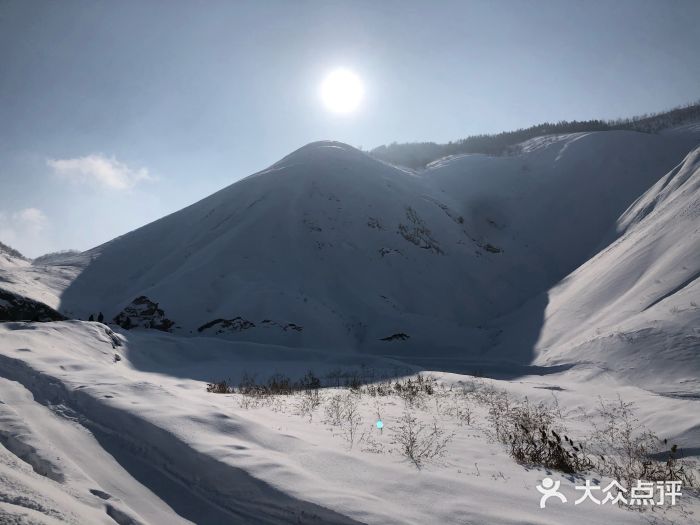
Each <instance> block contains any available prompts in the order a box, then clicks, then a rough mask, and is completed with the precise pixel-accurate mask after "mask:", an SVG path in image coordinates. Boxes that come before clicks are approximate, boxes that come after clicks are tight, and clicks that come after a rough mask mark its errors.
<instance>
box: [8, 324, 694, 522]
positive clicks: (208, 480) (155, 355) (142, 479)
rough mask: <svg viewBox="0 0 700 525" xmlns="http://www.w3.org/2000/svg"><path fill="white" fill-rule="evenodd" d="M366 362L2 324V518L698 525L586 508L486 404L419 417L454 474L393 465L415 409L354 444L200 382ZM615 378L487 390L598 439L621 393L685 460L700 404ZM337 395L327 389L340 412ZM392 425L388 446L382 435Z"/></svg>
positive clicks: (422, 408)
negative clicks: (494, 431) (594, 419)
mask: <svg viewBox="0 0 700 525" xmlns="http://www.w3.org/2000/svg"><path fill="white" fill-rule="evenodd" d="M115 356H117V357H115ZM365 357H366V356H365ZM360 362H361V358H360V357H355V358H346V360H345V361H338V360H337V359H335V356H332V355H331V356H329V355H328V354H327V353H326V354H324V353H322V352H311V351H308V350H303V349H299V350H297V351H296V352H294V353H293V355H290V352H289V351H288V350H286V349H284V348H281V347H270V346H261V345H256V344H251V343H238V342H228V341H222V340H217V339H214V338H200V339H194V338H182V337H177V336H174V335H171V334H161V333H158V332H154V331H151V332H146V331H141V332H122V333H118V334H114V333H112V332H111V331H109V329H107V328H106V327H105V326H104V325H101V324H99V323H89V322H79V321H70V322H59V323H45V324H39V325H32V324H23V323H4V324H1V325H0V375H1V376H2V377H4V378H5V379H0V400H1V401H2V403H0V421H2V427H0V428H1V429H2V430H0V434H2V436H6V438H5V439H0V444H2V446H0V505H5V503H4V502H8V501H10V502H12V501H14V502H16V505H14V506H10V507H7V508H5V507H0V516H3V514H2V512H3V511H7V513H8V515H9V516H13V515H17V514H22V513H24V514H25V515H26V514H28V513H29V511H27V510H26V509H27V508H29V509H35V513H36V515H37V516H39V517H42V516H43V519H45V521H39V522H40V523H56V522H68V523H108V521H107V520H106V518H105V517H106V516H111V517H113V518H114V521H116V522H117V523H120V524H121V523H129V524H141V523H144V524H145V523H151V524H164V523H187V522H194V523H198V524H202V525H209V524H222V523H226V524H250V523H260V524H287V523H299V524H318V523H324V524H332V523H338V524H352V523H370V524H396V525H399V524H402V525H406V524H415V525H424V524H426V523H444V524H455V525H457V524H464V523H502V524H516V523H532V524H552V525H554V524H559V523H573V524H583V523H599V524H607V523H619V524H627V523H629V524H632V523H640V524H641V523H648V522H649V521H648V520H649V519H650V517H652V518H654V519H655V520H657V521H655V522H656V523H659V524H669V525H670V524H672V523H675V524H679V523H692V522H693V521H692V520H693V518H692V516H693V514H692V513H697V512H698V511H700V504H699V502H698V500H697V498H694V497H692V495H691V494H689V493H688V494H686V492H685V491H684V494H685V496H684V498H683V502H684V505H683V507H682V508H680V507H676V508H674V507H667V508H663V509H661V508H660V509H656V510H655V511H654V512H653V513H640V512H637V511H629V510H625V509H623V508H618V507H617V506H614V505H606V506H600V507H596V506H594V505H592V504H591V505H590V506H588V507H579V506H574V505H573V503H571V502H573V500H574V499H575V498H577V497H579V495H580V494H577V491H576V490H575V489H574V485H575V484H576V483H577V482H578V483H579V484H580V483H581V480H580V479H578V480H577V479H575V478H573V477H570V476H565V475H563V474H561V473H557V472H555V473H552V472H551V471H546V470H545V469H541V468H530V467H528V468H525V467H523V466H521V465H518V464H517V463H515V462H514V461H513V460H512V459H511V458H510V457H509V456H508V455H507V453H506V448H505V447H503V446H502V445H500V444H499V443H496V442H494V440H493V438H492V437H490V434H489V431H488V424H487V421H486V418H487V414H486V413H485V410H484V409H482V408H480V407H478V406H476V405H473V406H472V410H473V411H474V414H473V420H472V421H471V423H469V424H464V423H460V422H459V421H458V420H457V419H456V418H454V417H453V416H450V415H449V412H448V411H446V409H447V408H449V406H450V405H451V403H452V402H451V401H450V399H451V397H449V396H450V395H451V394H450V391H449V390H447V391H445V396H448V397H444V398H441V399H435V402H433V400H432V399H431V400H429V403H426V404H425V405H419V406H415V407H413V408H412V409H411V410H412V411H413V413H415V414H416V416H417V417H419V418H421V419H422V420H425V421H426V422H428V423H430V424H432V422H433V420H435V421H436V422H437V423H438V424H440V425H441V426H444V427H445V429H446V431H449V432H451V433H453V434H454V435H453V439H452V440H451V441H450V443H449V446H448V448H447V451H446V455H445V456H444V458H443V459H442V460H440V461H437V462H434V463H429V464H427V465H426V466H425V467H424V468H422V469H420V470H418V469H416V467H415V466H413V465H412V464H411V463H410V462H408V461H406V460H405V458H402V456H401V455H398V454H397V453H396V452H395V451H393V449H394V448H395V446H394V444H393V441H392V440H393V438H392V436H393V435H394V434H393V429H394V428H396V427H397V425H398V424H399V423H398V421H399V418H400V417H401V415H402V412H403V411H404V403H403V402H402V401H401V400H400V399H398V398H396V397H382V398H371V397H368V396H366V395H364V396H362V397H358V400H359V402H360V405H359V407H358V409H359V411H360V415H361V420H360V422H359V427H358V430H357V432H358V434H357V436H358V437H357V442H355V444H354V446H352V445H349V442H348V440H347V438H346V437H344V436H343V434H342V433H340V432H338V430H337V429H334V428H333V427H331V426H330V425H329V424H328V423H327V421H326V420H325V417H324V413H323V410H322V409H321V408H319V409H318V410H317V411H316V413H315V414H313V415H312V417H311V418H309V417H308V416H305V415H300V414H299V413H298V407H297V406H296V402H297V401H298V399H295V398H291V399H287V398H285V397H284V396H282V398H281V399H278V400H276V401H274V402H271V403H263V404H262V405H261V406H255V405H253V406H246V405H244V404H243V403H242V401H243V400H242V398H241V396H240V395H238V394H236V395H217V394H210V393H207V392H206V391H205V388H204V387H205V384H204V382H203V381H202V380H201V378H208V377H212V376H213V375H214V374H217V375H216V376H215V377H219V375H220V374H224V373H227V372H231V374H232V375H233V376H234V377H235V376H236V375H237V374H240V370H242V369H247V370H249V371H267V372H268V373H269V372H270V371H272V370H276V369H278V370H293V369H294V368H295V367H296V368H297V370H300V369H303V368H302V367H304V366H314V367H315V369H316V370H317V371H319V372H321V371H322V370H323V368H324V367H330V366H335V365H337V364H338V363H341V365H342V366H345V367H353V366H358V365H359V364H360ZM366 364H367V365H368V366H371V367H374V368H376V369H377V370H379V369H381V368H382V367H386V366H389V367H390V366H393V364H392V363H385V362H382V361H381V360H373V361H368V362H366ZM438 377H440V380H441V381H443V382H445V383H447V384H448V385H450V384H452V385H455V386H456V387H457V390H456V392H459V391H460V390H461V388H462V385H465V384H466V385H470V384H476V385H477V386H478V385H479V384H480V383H479V382H478V381H477V382H476V383H475V382H474V378H470V377H467V376H455V375H450V374H444V375H439V376H438ZM604 379H605V378H599V379H597V380H594V381H581V380H580V378H577V377H576V376H573V375H570V374H568V375H567V374H564V375H562V374H559V375H550V376H546V377H524V378H521V380H520V381H517V382H512V383H511V382H501V381H486V382H484V384H485V385H492V386H495V387H497V388H506V389H507V390H508V391H509V392H510V393H511V394H513V395H517V396H521V397H522V396H527V397H528V398H529V399H530V400H531V401H532V402H538V401H545V402H547V401H551V400H552V399H553V394H552V392H553V391H556V394H557V397H558V399H559V401H560V403H561V405H562V407H565V410H566V412H567V413H569V414H571V416H570V417H569V419H570V420H571V422H572V424H574V425H575V428H572V430H573V431H574V432H575V433H576V434H574V435H585V432H587V431H588V430H589V429H590V426H589V425H590V423H589V419H588V418H586V417H584V418H580V417H579V416H578V415H577V414H578V413H579V412H582V413H583V414H587V413H592V412H593V409H594V406H595V404H596V403H597V397H596V396H592V395H591V389H594V390H595V392H596V394H598V395H601V396H603V397H604V398H606V399H614V398H615V396H616V395H618V394H620V395H622V396H623V397H624V399H625V400H627V401H635V402H637V404H638V406H639V407H640V414H639V415H640V417H641V419H642V421H644V423H646V424H649V425H650V427H651V428H653V429H655V430H657V431H659V432H662V435H663V436H664V437H668V438H669V439H672V440H673V442H674V443H676V442H677V443H679V444H680V445H681V446H682V447H688V446H691V445H692V444H693V443H694V442H696V441H693V439H697V435H696V434H693V429H694V428H697V427H698V423H699V421H698V417H699V416H698V412H697V411H696V410H693V409H694V405H695V404H696V401H694V400H689V399H685V400H683V399H674V398H668V397H662V396H655V395H652V394H650V393H649V392H646V391H644V390H642V389H639V388H633V387H619V385H617V384H615V383H614V382H609V381H605V380H604ZM479 388H480V387H479ZM336 392H337V391H335V390H333V389H331V390H329V391H323V392H322V393H321V396H322V398H323V399H324V401H323V402H324V403H327V402H328V398H330V397H331V396H333V395H335V394H336ZM441 407H442V408H441ZM378 413H379V414H381V417H382V418H383V420H384V422H385V429H384V430H383V431H382V432H380V431H379V430H377V429H376V427H375V426H374V421H375V419H376V415H377V414H378ZM434 418H436V419H434ZM360 434H361V435H362V436H363V437H362V440H360V438H359V436H360ZM684 436H685V437H684ZM0 437H1V436H0ZM8 437H11V439H8ZM676 438H680V439H679V440H676ZM368 447H369V448H368ZM20 459H21V460H20ZM546 475H552V476H553V477H555V478H556V479H559V480H561V482H562V492H564V493H565V494H566V497H567V498H569V501H570V503H569V504H568V505H548V507H547V509H544V510H543V509H540V508H539V506H538V502H539V496H540V495H539V493H538V492H537V491H536V489H535V486H536V485H537V484H538V483H539V482H540V480H541V479H542V478H543V477H545V476H546ZM608 481H609V480H607V479H605V478H603V479H601V480H600V482H601V483H608ZM650 514H652V515H651V516H650ZM115 516H116V518H115ZM50 518H54V519H55V521H49V519H50ZM8 519H9V518H8Z"/></svg>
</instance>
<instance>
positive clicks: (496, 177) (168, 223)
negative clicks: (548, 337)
mask: <svg viewBox="0 0 700 525" xmlns="http://www.w3.org/2000/svg"><path fill="white" fill-rule="evenodd" d="M696 144H697V135H694V134H692V133H677V134H668V135H650V134H642V133H635V132H624V131H616V132H598V133H583V134H574V135H565V136H551V137H543V138H540V139H534V140H532V141H529V142H527V143H525V144H524V145H523V147H522V152H521V153H520V154H518V155H513V156H505V157H489V156H485V155H468V156H462V157H457V158H449V159H444V160H442V161H439V162H436V163H434V164H433V165H431V166H430V167H429V168H428V169H427V170H425V171H422V172H419V173H415V172H412V171H408V170H404V169H400V168H397V167H393V166H389V165H387V164H384V163H382V162H379V161H377V160H375V159H373V158H371V157H370V156H368V155H366V154H364V153H362V152H360V151H358V150H355V149H354V148H352V147H350V146H347V145H344V144H340V143H331V142H319V143H313V144H309V145H307V146H305V147H303V148H301V149H299V150H297V151H296V152H294V153H292V154H290V155H289V156H287V157H285V158H284V159H282V160H281V161H279V162H278V163H276V164H274V165H273V166H271V167H270V168H269V169H267V170H264V171H262V172H260V173H257V174H255V175H252V176H250V177H248V178H246V179H243V180H241V181H239V182H236V183H235V184H232V185H231V186H229V187H228V188H225V189H223V190H221V191H220V192H218V193H216V194H214V195H212V196H210V197H208V198H206V199H204V200H202V201H200V202H198V203H196V204H194V205H192V206H189V207H188V208H185V209H183V210H181V211H179V212H177V213H174V214H172V215H170V216H168V217H165V218H163V219H161V220H159V221H156V222H154V223H152V224H149V225H147V226H144V227H143V228H140V229H138V230H136V231H133V232H131V233H129V234H126V235H124V236H122V237H120V238H117V239H115V240H113V241H111V242H109V243H107V244H105V245H103V246H100V247H98V248H95V249H94V250H92V251H90V252H88V254H89V257H90V258H91V260H92V261H91V262H90V263H89V264H88V265H87V267H86V268H85V270H84V271H83V272H82V273H81V274H80V275H79V276H78V277H77V278H76V279H75V280H73V281H72V282H71V283H70V285H69V286H68V287H67V289H66V290H65V291H64V292H63V293H62V294H61V298H60V309H61V311H63V312H64V313H67V314H69V315H73V316H79V317H81V318H87V317H88V315H90V314H96V313H97V312H99V311H102V312H104V314H105V316H106V318H107V319H112V318H114V317H115V316H117V315H118V314H119V313H120V312H122V311H123V310H124V309H125V308H127V307H129V305H130V303H131V302H132V301H134V300H135V299H136V298H139V297H146V298H148V300H149V301H151V302H152V303H153V306H154V307H157V308H158V309H160V310H162V311H163V316H164V317H165V318H168V319H169V320H171V321H172V322H173V323H174V324H173V328H172V329H173V330H174V331H175V332H176V333H181V334H184V335H189V334H193V335H196V334H200V333H201V334H204V335H217V336H221V337H230V338H234V339H242V340H251V341H262V342H273V343H279V344H284V345H288V346H307V347H326V348H333V349H334V350H335V349H339V348H340V349H342V348H345V349H361V350H364V351H371V352H377V353H390V354H398V355H409V354H418V353H424V352H425V348H426V345H429V347H430V348H431V351H430V353H433V354H439V355H445V356H455V355H457V356H461V357H464V356H476V357H478V358H483V356H482V351H483V350H484V349H487V348H489V347H490V345H491V344H492V341H493V336H494V330H498V329H500V328H495V329H494V330H490V329H488V326H486V325H488V324H489V322H490V321H492V320H493V319H496V318H499V317H500V316H503V315H506V314H508V313H509V312H512V311H514V310H515V309H517V308H518V307H519V306H521V305H523V304H524V303H526V302H527V301H528V300H531V299H532V298H533V297H537V296H538V295H539V294H541V293H543V292H546V291H547V290H548V289H549V288H550V287H552V286H554V285H555V284H556V283H557V282H559V280H560V279H562V278H563V277H565V276H566V275H567V274H568V273H569V272H571V271H573V270H575V269H576V268H577V267H579V266H580V265H582V264H583V263H585V262H586V261H587V260H588V259H589V258H590V257H592V256H593V255H595V253H596V252H597V251H598V250H599V249H601V248H604V247H605V246H606V245H607V244H608V243H609V242H611V241H614V240H615V238H616V236H617V235H618V233H616V232H615V225H616V222H617V220H618V218H619V216H620V215H621V214H622V213H623V212H624V211H625V209H626V208H627V207H628V206H630V205H631V204H632V203H633V202H634V201H635V200H636V199H638V198H639V197H640V196H641V195H642V194H643V193H644V192H645V191H646V190H647V189H648V188H650V187H651V186H652V185H653V184H654V183H655V182H656V181H657V180H658V179H659V178H660V177H662V176H663V174H664V173H666V172H668V171H669V170H671V169H672V168H673V167H674V166H675V165H676V164H677V163H678V162H680V160H682V158H683V156H684V155H685V154H686V153H687V152H688V151H689V150H690V149H691V148H692V147H693V146H694V145H696ZM86 256H87V254H86ZM132 308H133V306H132ZM200 328H201V331H198V330H199V329H200ZM402 334H405V335H406V336H408V337H404V336H403V335H402ZM393 335H397V337H394V338H392V336H393Z"/></svg>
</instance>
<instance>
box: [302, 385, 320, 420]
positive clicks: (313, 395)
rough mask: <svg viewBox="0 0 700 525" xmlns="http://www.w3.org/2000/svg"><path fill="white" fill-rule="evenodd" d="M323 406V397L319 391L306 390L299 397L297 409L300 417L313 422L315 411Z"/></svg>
mask: <svg viewBox="0 0 700 525" xmlns="http://www.w3.org/2000/svg"><path fill="white" fill-rule="evenodd" d="M320 404H321V395H320V393H319V391H318V390H306V391H304V392H302V393H301V394H300V395H299V398H298V399H297V403H296V408H297V413H298V414H299V415H300V416H303V417H308V418H309V421H312V420H313V416H314V411H315V410H316V409H317V408H318V407H319V405H320Z"/></svg>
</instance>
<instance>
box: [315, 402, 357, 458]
mask: <svg viewBox="0 0 700 525" xmlns="http://www.w3.org/2000/svg"><path fill="white" fill-rule="evenodd" d="M324 412H325V420H324V421H325V422H326V423H328V424H329V425H332V426H334V427H337V428H339V429H340V432H341V434H342V436H343V438H344V439H345V440H346V441H347V442H348V444H349V445H350V448H352V447H353V445H354V444H355V441H356V440H357V438H358V436H359V431H360V426H361V425H362V421H363V420H362V415H361V414H360V406H359V394H358V393H353V392H347V393H342V394H341V393H338V394H335V395H333V396H331V398H330V399H329V400H328V402H327V403H326V406H325V408H324Z"/></svg>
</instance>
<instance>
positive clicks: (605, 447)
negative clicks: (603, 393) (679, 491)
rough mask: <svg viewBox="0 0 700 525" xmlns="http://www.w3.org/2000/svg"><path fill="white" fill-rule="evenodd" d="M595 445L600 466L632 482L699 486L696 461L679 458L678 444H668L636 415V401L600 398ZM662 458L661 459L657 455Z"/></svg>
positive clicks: (605, 470)
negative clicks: (695, 473)
mask: <svg viewBox="0 0 700 525" xmlns="http://www.w3.org/2000/svg"><path fill="white" fill-rule="evenodd" d="M598 418H599V419H600V420H601V422H594V428H595V431H594V432H593V435H592V436H591V439H590V441H591V449H592V450H593V451H594V453H595V454H596V455H597V457H598V460H599V461H598V462H597V465H596V470H598V471H599V472H600V473H601V474H603V475H606V476H610V477H612V478H614V479H616V480H617V481H618V482H620V484H623V485H625V486H631V485H632V484H634V483H636V481H637V480H639V479H641V480H646V481H681V482H682V483H683V485H684V486H686V487H688V486H691V487H692V486H695V484H696V479H695V476H694V475H693V465H692V463H690V462H689V461H687V460H683V459H679V458H678V447H677V446H676V445H672V446H670V447H668V442H667V440H663V441H662V440H661V439H659V437H658V436H657V435H656V434H654V433H653V432H651V431H650V430H649V429H647V428H645V427H644V426H643V425H642V424H641V423H640V422H639V419H637V417H636V415H635V407H634V403H631V402H625V401H623V400H622V399H621V398H620V397H618V399H617V400H616V401H612V402H605V401H604V400H602V399H601V400H600V406H599V408H598ZM657 458H659V459H657Z"/></svg>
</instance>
